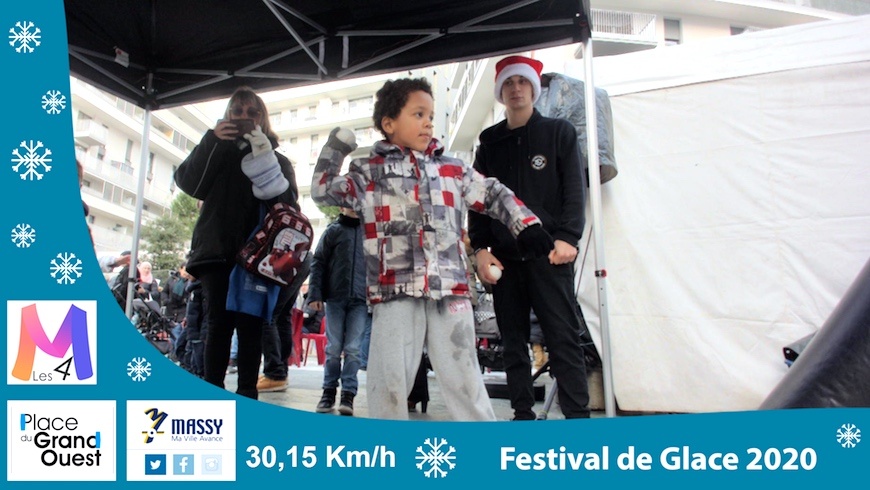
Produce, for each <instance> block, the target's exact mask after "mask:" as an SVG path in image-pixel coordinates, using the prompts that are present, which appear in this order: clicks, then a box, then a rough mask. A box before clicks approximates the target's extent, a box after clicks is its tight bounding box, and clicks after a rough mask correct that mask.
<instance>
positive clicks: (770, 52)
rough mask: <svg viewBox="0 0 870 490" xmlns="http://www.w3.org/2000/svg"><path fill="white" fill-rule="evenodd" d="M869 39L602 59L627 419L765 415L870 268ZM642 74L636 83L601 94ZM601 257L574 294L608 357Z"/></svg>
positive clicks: (782, 38)
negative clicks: (599, 301)
mask: <svg viewBox="0 0 870 490" xmlns="http://www.w3.org/2000/svg"><path fill="white" fill-rule="evenodd" d="M867 32H870V17H861V18H853V19H848V20H845V21H831V22H820V23H814V24H810V25H804V26H797V27H793V28H786V29H778V30H771V31H765V32H759V33H754V34H748V35H742V36H737V37H734V38H729V39H722V40H717V41H715V42H711V43H705V44H702V45H696V46H679V47H674V48H668V49H664V50H654V51H649V52H644V53H637V54H632V55H625V56H619V57H611V59H606V58H603V59H602V60H601V61H599V60H596V65H595V82H596V86H598V87H602V88H605V89H607V90H608V92H609V93H610V95H611V105H612V111H613V120H614V141H615V153H616V160H617V162H618V165H619V175H618V176H617V178H615V179H613V180H612V181H610V182H609V183H607V184H605V185H604V186H603V187H602V212H603V223H604V237H605V250H606V254H607V272H608V275H607V278H608V279H607V281H608V292H607V294H608V305H609V325H610V337H611V346H612V361H613V380H614V394H615V397H616V401H617V404H618V405H619V408H620V409H622V410H632V411H635V410H636V411H646V412H709V411H734V410H752V409H756V408H757V407H758V406H759V405H760V403H761V402H762V401H763V400H764V398H765V397H766V396H767V394H768V393H769V392H770V391H771V390H772V389H773V388H774V387H775V386H776V384H777V383H779V381H780V380H781V379H782V378H783V376H784V375H785V374H786V372H787V369H788V368H787V366H786V365H785V363H784V358H783V354H782V348H783V347H784V346H785V345H788V344H789V343H791V342H793V341H795V340H797V339H799V338H801V337H803V336H805V335H807V334H809V333H811V332H814V331H816V330H817V329H818V328H820V327H821V326H822V324H823V323H824V322H825V320H826V319H827V318H828V316H829V315H830V313H831V312H832V311H833V309H834V307H835V306H836V305H837V302H838V301H839V299H840V298H841V297H842V296H843V294H844V293H845V291H846V290H847V289H848V287H849V286H850V285H851V283H852V281H853V280H854V279H855V277H856V275H857V274H858V272H859V271H860V270H861V268H862V267H863V265H864V264H865V263H866V262H867V259H868V257H870V90H868V81H870V40H868V38H867V36H866V33H867ZM642 67H650V68H651V69H650V71H643V68H642ZM609 70H613V71H612V72H610V71H609ZM632 70H636V72H637V73H644V75H645V78H644V80H642V81H637V80H635V81H632V82H628V83H626V82H621V83H620V84H612V85H608V80H607V79H608V73H616V72H620V71H621V72H622V73H627V72H630V71H632ZM571 76H578V75H576V74H571ZM578 78H582V74H580V75H579V76H578ZM622 80H625V78H622ZM590 222H591V219H589V220H587V223H590ZM588 236H589V235H588V230H587V235H586V237H588ZM584 240H585V238H584ZM581 256H582V254H581ZM592 257H593V254H592V253H591V251H590V253H589V257H588V258H587V259H586V262H585V264H584V267H583V274H582V281H581V286H580V295H581V303H582V306H583V309H584V314H585V316H586V319H587V323H588V324H589V326H590V330H591V332H592V335H593V338H595V340H596V342H597V343H598V345H599V346H600V345H601V344H600V342H599V339H600V333H601V332H600V328H599V323H598V316H597V313H596V312H597V307H596V304H595V301H596V293H595V291H596V287H597V284H596V280H595V277H594V273H593V271H594V266H595V264H594V260H593V258H592Z"/></svg>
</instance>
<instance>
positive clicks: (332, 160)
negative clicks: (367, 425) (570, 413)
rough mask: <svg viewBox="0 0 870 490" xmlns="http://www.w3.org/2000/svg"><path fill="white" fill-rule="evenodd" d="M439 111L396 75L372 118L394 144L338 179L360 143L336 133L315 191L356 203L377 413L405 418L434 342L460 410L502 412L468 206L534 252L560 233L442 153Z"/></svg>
mask: <svg viewBox="0 0 870 490" xmlns="http://www.w3.org/2000/svg"><path fill="white" fill-rule="evenodd" d="M433 114H434V101H433V99H432V88H431V86H430V85H429V83H428V82H426V80H425V79H400V80H395V81H393V80H391V81H388V82H387V83H386V84H384V86H383V87H382V88H381V89H380V90H379V91H378V93H377V102H376V103H375V109H374V114H373V119H374V123H375V126H376V127H377V128H378V130H379V131H381V133H382V134H383V135H384V136H385V138H386V140H385V141H379V142H377V143H375V145H374V146H373V148H372V152H371V155H370V156H369V158H358V159H355V160H354V161H353V162H351V164H350V171H349V172H348V173H347V174H345V175H339V173H340V171H341V165H342V161H343V160H344V157H345V156H346V155H348V154H349V153H351V152H352V151H353V150H354V149H356V142H355V138H354V136H353V133H351V132H350V131H348V130H346V129H341V130H340V129H339V128H336V129H335V130H333V131H332V133H331V134H330V136H329V140H328V141H327V142H326V145H325V146H324V148H323V150H322V152H321V154H320V158H319V159H318V161H317V166H316V168H315V171H314V176H313V178H312V183H311V195H312V197H313V198H314V200H315V202H317V203H320V204H324V205H331V206H342V207H347V208H351V209H353V210H354V211H356V213H357V214H358V215H359V217H360V219H361V220H362V222H363V226H364V228H363V229H364V236H365V240H364V243H363V248H364V252H365V261H366V284H367V296H368V301H369V303H370V304H371V305H372V307H373V323H372V334H371V344H370V347H369V349H370V351H369V363H368V371H367V383H366V389H367V398H368V404H369V414H370V415H371V416H372V417H375V418H388V419H407V418H408V412H407V404H406V400H407V397H408V394H409V393H410V390H411V387H412V386H413V384H414V378H415V375H416V373H417V368H418V365H419V363H420V359H421V358H422V354H423V347H424V345H425V346H426V347H427V350H428V355H429V359H430V362H431V363H432V367H433V369H434V370H435V371H436V372H437V373H438V379H439V383H440V384H441V391H442V394H443V395H444V401H445V402H446V404H447V407H448V409H449V410H450V412H451V416H452V417H453V418H454V419H455V420H495V415H494V413H493V410H492V404H491V403H490V400H489V397H488V395H487V392H486V387H485V386H484V384H483V380H482V378H481V376H480V368H479V365H478V361H477V355H476V349H475V339H474V318H473V314H472V309H471V302H470V293H469V286H468V275H467V271H466V267H465V264H466V254H465V248H464V246H463V243H462V233H463V228H464V216H465V213H466V210H468V209H471V210H473V211H476V212H479V213H486V214H487V215H489V216H491V217H493V218H495V219H498V220H499V221H501V222H503V223H504V224H505V225H506V226H507V227H508V228H509V229H510V230H511V232H512V233H513V234H514V236H515V237H517V245H518V246H519V247H520V249H521V250H523V251H524V252H526V253H528V254H529V255H531V256H536V257H541V256H545V255H547V254H548V253H549V251H550V250H551V249H552V248H553V239H552V237H551V236H550V235H549V234H548V233H547V232H546V231H544V229H543V227H541V221H540V220H539V219H538V217H537V216H535V215H534V214H533V213H532V212H531V211H529V209H528V208H527V207H526V206H525V205H524V204H523V203H522V201H520V200H519V199H517V198H516V196H514V194H513V192H511V190H510V189H508V188H507V187H505V186H504V185H502V184H501V183H500V182H499V181H498V180H496V179H487V178H485V177H483V176H482V175H481V174H479V173H478V172H476V171H474V170H473V169H472V168H471V167H470V166H469V165H466V164H465V163H463V162H462V161H460V160H457V159H454V158H450V157H447V156H444V155H443V151H444V148H443V146H442V145H441V143H439V142H438V140H435V139H433V138H432V117H433Z"/></svg>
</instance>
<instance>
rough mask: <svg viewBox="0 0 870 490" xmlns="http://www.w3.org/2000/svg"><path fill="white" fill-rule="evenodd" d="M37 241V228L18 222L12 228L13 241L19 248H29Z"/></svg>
mask: <svg viewBox="0 0 870 490" xmlns="http://www.w3.org/2000/svg"><path fill="white" fill-rule="evenodd" d="M35 241H36V230H35V229H33V227H31V226H30V225H28V224H21V223H19V224H17V225H15V228H12V243H14V244H15V246H16V247H18V248H28V247H30V246H31V245H33V242H35Z"/></svg>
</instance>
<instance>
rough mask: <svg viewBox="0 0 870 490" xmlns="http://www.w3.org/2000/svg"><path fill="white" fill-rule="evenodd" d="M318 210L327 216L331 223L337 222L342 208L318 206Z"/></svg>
mask: <svg viewBox="0 0 870 490" xmlns="http://www.w3.org/2000/svg"><path fill="white" fill-rule="evenodd" d="M317 209H319V210H320V212H321V213H323V215H324V216H326V218H327V219H328V220H329V222H330V223H331V222H333V221H335V220H337V219H338V215H339V214H340V212H341V208H340V207H338V206H317Z"/></svg>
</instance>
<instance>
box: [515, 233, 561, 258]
mask: <svg viewBox="0 0 870 490" xmlns="http://www.w3.org/2000/svg"><path fill="white" fill-rule="evenodd" d="M553 245H554V242H553V237H552V236H550V234H549V233H547V230H545V229H544V227H543V226H541V225H532V226H530V227H528V228H526V229H525V230H523V231H521V232H520V234H519V235H517V248H519V249H520V255H522V256H523V258H531V259H539V258H541V257H546V256H547V254H549V253H550V250H553Z"/></svg>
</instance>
